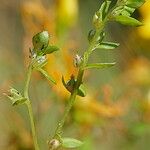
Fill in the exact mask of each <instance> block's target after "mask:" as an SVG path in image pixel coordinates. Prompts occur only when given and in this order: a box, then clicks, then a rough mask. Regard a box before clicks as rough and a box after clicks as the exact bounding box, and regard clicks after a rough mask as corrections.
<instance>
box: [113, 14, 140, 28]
mask: <svg viewBox="0 0 150 150" xmlns="http://www.w3.org/2000/svg"><path fill="white" fill-rule="evenodd" d="M115 20H116V21H117V22H119V23H121V24H123V25H129V26H141V25H142V23H141V22H140V21H138V20H136V19H134V18H132V17H129V16H123V15H119V16H116V17H115Z"/></svg>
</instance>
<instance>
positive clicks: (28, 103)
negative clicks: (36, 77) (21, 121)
mask: <svg viewBox="0 0 150 150" xmlns="http://www.w3.org/2000/svg"><path fill="white" fill-rule="evenodd" d="M31 74H32V63H31V64H30V65H29V67H28V71H27V77H26V81H25V87H24V97H25V98H27V101H26V103H25V104H26V106H27V109H28V113H29V118H30V124H31V131H32V137H33V142H34V147H35V150H40V149H39V146H38V142H37V135H36V129H35V123H34V118H33V110H32V105H31V101H30V100H29V94H28V91H29V82H30V78H31Z"/></svg>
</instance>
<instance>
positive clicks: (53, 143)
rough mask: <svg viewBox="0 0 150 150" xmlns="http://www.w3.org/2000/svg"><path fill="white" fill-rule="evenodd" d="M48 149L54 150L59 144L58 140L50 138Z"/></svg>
mask: <svg viewBox="0 0 150 150" xmlns="http://www.w3.org/2000/svg"><path fill="white" fill-rule="evenodd" d="M48 145H49V148H50V150H56V149H57V148H58V147H59V146H60V141H59V140H57V139H52V140H51V141H49V143H48Z"/></svg>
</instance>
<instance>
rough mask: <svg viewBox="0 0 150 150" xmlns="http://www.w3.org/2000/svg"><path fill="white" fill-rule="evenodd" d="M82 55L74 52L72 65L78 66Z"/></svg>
mask: <svg viewBox="0 0 150 150" xmlns="http://www.w3.org/2000/svg"><path fill="white" fill-rule="evenodd" d="M82 61H83V59H82V57H81V56H79V55H78V54H76V56H75V58H74V66H75V67H80V65H81V64H82Z"/></svg>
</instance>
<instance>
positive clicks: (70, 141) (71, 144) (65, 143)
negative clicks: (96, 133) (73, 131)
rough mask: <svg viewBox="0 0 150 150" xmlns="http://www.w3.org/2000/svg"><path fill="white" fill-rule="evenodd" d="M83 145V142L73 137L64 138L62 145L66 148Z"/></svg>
mask: <svg viewBox="0 0 150 150" xmlns="http://www.w3.org/2000/svg"><path fill="white" fill-rule="evenodd" d="M82 145H83V142H81V141H79V140H76V139H73V138H62V146H63V147H64V148H78V147H80V146H82Z"/></svg>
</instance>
